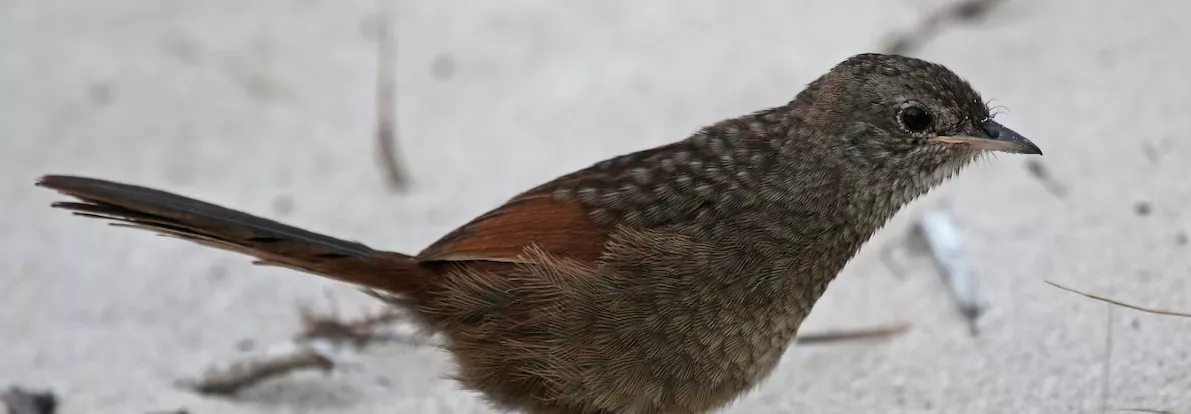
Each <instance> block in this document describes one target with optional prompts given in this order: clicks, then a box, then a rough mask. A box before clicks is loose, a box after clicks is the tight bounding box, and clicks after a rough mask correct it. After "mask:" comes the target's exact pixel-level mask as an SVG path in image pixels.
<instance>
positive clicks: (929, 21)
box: [883, 0, 1003, 55]
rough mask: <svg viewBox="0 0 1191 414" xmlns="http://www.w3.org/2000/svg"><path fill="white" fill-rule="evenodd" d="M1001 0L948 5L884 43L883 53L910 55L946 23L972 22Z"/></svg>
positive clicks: (968, 0)
mask: <svg viewBox="0 0 1191 414" xmlns="http://www.w3.org/2000/svg"><path fill="white" fill-rule="evenodd" d="M1002 1H1003V0H959V1H957V2H953V3H948V4H947V5H946V6H943V7H941V8H939V9H938V10H935V11H934V12H932V13H931V14H929V15H927V16H926V18H925V19H922V21H920V22H918V25H916V26H915V27H914V29H912V30H909V31H907V32H905V33H900V34H898V35H896V36H893V37H892V38H891V39H890V40H889V41H887V42H886V44H885V47H884V48H883V52H884V53H888V54H894V55H904V54H908V53H912V52H913V51H914V50H915V49H918V47H920V46H921V45H922V44H923V43H925V42H926V41H927V40H929V39H930V38H931V37H933V36H934V35H935V33H937V32H938V31H939V29H940V28H941V27H942V26H943V25H944V24H947V23H951V22H962V21H970V20H974V19H976V18H978V17H980V16H983V15H985V14H987V13H988V12H989V11H990V10H992V8H993V6H996V5H998V4H1000V3H1001V2H1002Z"/></svg>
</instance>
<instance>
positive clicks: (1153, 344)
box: [0, 0, 1191, 414]
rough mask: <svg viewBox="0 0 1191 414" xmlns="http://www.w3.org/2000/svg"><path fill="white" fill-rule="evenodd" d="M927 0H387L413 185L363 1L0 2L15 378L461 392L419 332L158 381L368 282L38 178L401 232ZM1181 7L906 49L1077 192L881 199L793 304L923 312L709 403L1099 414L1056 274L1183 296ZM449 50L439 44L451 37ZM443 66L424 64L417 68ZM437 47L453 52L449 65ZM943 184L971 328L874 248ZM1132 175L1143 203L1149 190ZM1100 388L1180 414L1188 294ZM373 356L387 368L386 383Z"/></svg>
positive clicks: (72, 384) (488, 203)
mask: <svg viewBox="0 0 1191 414" xmlns="http://www.w3.org/2000/svg"><path fill="white" fill-rule="evenodd" d="M933 3H937V2H918V1H909V0H849V1H842V0H841V1H834V2H828V1H772V0H770V1H766V0H741V1H737V2H715V1H693V0H666V1H650V2H637V1H628V0H608V1H602V2H591V1H582V0H572V1H546V0H536V1H535V0H486V1H455V2H445V1H429V0H427V1H420V0H418V1H415V0H401V1H400V5H399V7H398V10H397V14H398V15H399V17H398V18H397V26H398V33H399V45H398V49H399V52H398V53H399V55H400V57H399V71H400V75H399V86H398V87H399V113H400V122H401V133H402V142H401V145H402V147H403V149H404V152H405V158H406V160H407V162H408V164H409V166H410V169H411V170H412V171H413V175H414V179H415V180H416V183H415V187H414V188H413V190H412V191H411V192H410V193H408V194H404V195H393V194H390V193H387V192H386V191H385V189H384V187H383V186H382V184H381V181H380V175H379V174H378V173H377V171H376V168H375V167H374V163H373V160H374V155H373V154H372V152H371V150H372V148H373V147H372V143H371V141H370V139H371V138H370V137H371V130H372V121H373V106H372V102H373V95H372V93H373V87H374V79H375V78H374V73H373V70H374V59H375V53H374V49H375V44H374V43H373V41H372V40H370V39H369V37H368V36H367V33H368V31H369V29H368V28H369V26H370V24H371V23H370V21H371V19H372V16H373V12H374V8H375V4H374V3H373V2H372V1H361V0H352V1H330V0H268V1H263V0H262V1H253V2H241V1H230V0H209V1H191V2H160V1H148V0H140V1H137V0H104V1H78V0H76V1H67V0H9V1H3V2H0V168H2V169H0V192H2V194H3V196H4V204H3V206H4V207H3V211H4V214H3V215H0V247H2V248H0V271H2V273H0V309H2V312H0V345H2V346H0V350H2V351H0V386H3V385H8V384H23V385H27V386H33V387H41V386H45V387H52V388H53V389H54V390H55V391H57V392H59V393H60V394H61V395H62V396H63V398H64V404H65V406H64V408H63V412H66V413H138V412H148V411H151V410H165V409H176V408H181V407H185V408H187V409H189V410H190V412H191V413H196V414H207V413H372V412H392V413H421V412H424V413H480V412H488V411H487V410H486V409H485V408H484V405H483V404H482V403H481V402H480V401H479V400H478V399H477V398H476V397H475V396H474V395H472V394H468V393H464V392H461V391H459V390H458V389H457V388H456V387H455V386H454V385H453V384H452V383H451V382H450V381H448V380H445V379H441V378H443V377H445V376H447V375H449V373H450V369H451V367H450V363H449V360H448V359H447V358H446V356H445V355H444V354H442V353H440V352H439V351H435V350H433V349H414V348H409V347H403V346H388V347H383V348H377V349H374V350H372V351H370V352H368V353H367V355H365V356H363V357H362V358H363V359H364V366H363V367H362V368H360V369H357V370H353V371H348V372H344V373H340V374H337V375H335V376H331V377H323V376H320V375H317V374H310V375H301V376H297V377H293V378H288V379H284V380H280V381H276V382H273V383H269V384H267V385H264V386H262V387H261V388H260V389H256V390H254V391H252V392H249V393H248V394H247V395H244V396H242V397H240V398H238V399H236V400H230V401H229V400H221V399H215V398H203V397H199V396H196V395H193V394H190V393H188V392H185V391H181V390H178V389H176V388H174V387H173V386H172V385H171V382H172V381H173V380H175V379H177V378H180V377H186V376H189V375H192V374H195V373H197V372H199V371H201V370H202V369H203V368H204V367H206V366H207V364H208V363H209V362H212V361H221V360H226V359H228V358H231V357H234V356H236V355H238V354H239V353H238V351H237V350H236V344H237V343H238V342H239V341H241V340H244V339H251V340H253V341H255V342H256V343H257V344H258V345H259V346H264V345H266V344H268V343H271V342H277V341H284V340H285V339H286V338H287V337H288V335H290V334H291V333H292V332H294V330H295V329H296V324H297V321H296V315H295V306H294V305H295V303H298V302H312V303H316V304H318V305H322V306H324V307H325V304H326V301H325V300H324V299H323V298H324V291H332V292H333V293H334V295H335V297H336V298H337V299H338V301H339V302H340V304H341V307H344V308H346V309H347V311H357V310H362V309H369V308H370V307H375V306H376V304H375V303H374V302H372V301H371V300H370V299H369V298H366V297H364V296H363V295H362V294H359V293H358V292H356V291H355V290H354V289H352V288H349V287H345V286H341V285H336V284H333V283H331V282H327V281H323V280H320V279H317V278H312V277H306V276H303V275H300V274H296V273H292V272H288V271H285V270H279V269H268V268H257V267H253V266H250V265H249V264H248V263H247V261H246V260H244V259H243V258H240V257H236V256H234V255H231V254H227V253H222V252H216V251H211V250H208V249H203V248H199V247H196V246H194V245H191V244H188V243H183V242H177V241H172V240H168V239H160V238H154V237H152V236H151V235H149V234H148V233H144V232H136V231H128V230H118V229H112V228H108V227H104V226H102V225H100V224H99V223H98V222H95V221H89V220H83V219H78V218H72V217H69V216H67V215H66V214H63V213H62V212H57V211H51V210H50V209H48V208H47V207H46V204H47V203H49V202H50V201H51V200H54V199H55V198H54V195H53V194H50V193H49V192H46V191H42V190H37V189H35V188H34V187H33V186H32V182H33V180H34V179H35V178H36V177H37V176H38V175H40V174H43V173H50V172H53V173H78V174H89V175H95V176H99V177H105V178H111V179H117V180H124V181H131V182H136V183H141V184H146V185H151V186H159V187H165V188H168V189H171V190H173V191H177V192H181V193H184V194H188V195H192V196H196V197H200V198H204V199H207V200H209V201H213V202H218V203H222V204H225V205H228V206H231V207H235V208H242V209H245V210H247V211H250V212H255V213H259V214H264V215H267V216H271V217H275V218H279V219H282V220H283V221H287V222H290V223H293V224H297V225H303V226H307V227H309V228H311V229H314V230H318V231H323V232H327V233H329V234H333V235H338V236H342V237H346V238H352V239H357V240H361V241H365V242H367V243H370V244H372V245H374V246H378V247H385V248H392V249H396V250H401V251H415V250H417V249H419V248H420V247H422V246H423V245H425V244H426V243H429V242H431V241H432V240H434V239H435V238H436V237H437V236H439V235H440V234H442V233H443V232H445V231H447V230H450V229H451V228H453V227H454V226H457V225H459V224H461V223H463V222H464V221H465V220H467V219H469V218H471V217H472V216H474V215H476V214H479V213H481V212H483V211H485V210H487V209H488V208H490V207H493V206H494V205H496V204H498V203H499V202H500V201H502V200H503V199H505V198H506V197H507V196H509V195H510V194H511V193H513V192H515V191H517V190H521V189H523V188H525V187H528V186H531V185H533V184H536V183H538V182H540V181H542V180H545V179H548V178H551V177H553V176H555V175H557V174H560V173H563V172H567V171H570V170H573V169H576V168H579V167H582V166H584V165H587V164H589V163H591V162H593V161H596V160H598V159H601V158H604V157H607V156H611V155H615V154H618V153H623V152H627V151H631V150H636V149H640V148H645V147H648V146H652V145H656V144H660V143H663V142H667V141H671V140H675V139H679V138H682V137H683V136H685V135H686V134H688V133H689V132H691V131H693V130H695V129H696V128H698V127H700V126H702V125H705V124H708V123H710V122H712V121H715V120H718V119H721V118H725V117H729V116H734V115H737V114H741V113H745V112H749V111H752V110H755V109H760V108H764V107H768V106H771V105H775V104H779V103H781V102H784V101H785V100H787V99H789V98H790V97H791V96H792V95H793V94H794V93H795V92H797V91H798V90H799V89H801V87H802V86H803V85H804V84H805V83H806V82H808V81H810V80H811V79H812V78H813V77H814V76H817V75H818V74H819V73H821V72H823V71H825V70H826V69H827V68H829V67H830V66H831V65H833V64H834V63H836V62H837V61H839V60H841V59H843V58H844V57H846V56H848V55H851V54H854V53H858V52H864V51H871V50H874V48H875V46H876V45H877V44H879V40H880V39H881V38H882V36H884V35H885V34H886V33H888V32H889V31H891V30H894V29H899V28H904V27H906V26H908V25H910V24H912V22H914V21H915V19H916V18H917V17H919V16H920V15H922V14H923V13H925V12H926V11H927V10H929V9H930V8H931V6H932V4H933ZM1189 15H1191V3H1187V2H1185V1H1182V0H1151V1H1146V2H1144V4H1143V2H1121V1H1108V0H1054V1H1042V0H1016V1H1010V2H1009V3H1008V4H1006V5H1005V6H1004V7H1002V8H1000V9H998V10H996V11H995V12H994V13H993V14H992V15H990V16H989V17H988V18H987V19H985V20H984V21H983V22H981V23H979V24H975V25H971V26H965V27H958V28H954V29H951V30H949V31H947V32H946V33H943V34H942V35H941V36H940V37H939V38H937V39H935V40H934V41H932V42H931V43H929V44H927V46H926V47H925V49H923V50H921V51H920V55H921V56H923V57H926V58H929V59H932V60H936V61H939V62H941V63H944V64H946V65H949V66H951V67H952V68H953V69H955V70H957V71H958V72H960V73H961V74H962V75H963V76H965V77H967V78H969V79H970V80H971V81H972V82H973V83H974V84H975V85H976V86H977V87H978V88H979V89H980V90H982V91H983V92H984V93H985V95H986V97H987V98H994V99H995V102H994V103H995V104H998V105H1004V106H1006V107H1008V108H1009V109H1010V110H1011V111H1012V112H1011V113H1009V114H1006V115H1004V116H1003V117H1002V118H1001V119H1003V120H1004V122H1005V123H1007V124H1009V125H1011V126H1012V127H1014V128H1015V129H1017V130H1019V131H1021V132H1023V133H1025V134H1027V135H1028V136H1030V137H1032V138H1033V139H1034V140H1035V141H1036V142H1037V143H1038V144H1039V145H1041V146H1042V148H1043V149H1044V150H1045V152H1046V155H1045V157H1043V158H1042V160H1043V161H1044V162H1045V163H1046V165H1047V166H1049V168H1050V170H1051V171H1052V172H1053V174H1054V175H1055V176H1056V177H1057V179H1058V180H1061V181H1063V182H1064V183H1065V184H1066V185H1067V186H1068V188H1069V190H1070V191H1069V194H1068V195H1067V197H1066V198H1058V197H1055V196H1053V195H1051V194H1049V193H1048V192H1046V191H1045V190H1044V188H1043V186H1042V185H1040V184H1039V183H1038V182H1037V181H1036V180H1034V179H1032V178H1031V176H1030V175H1029V174H1028V173H1027V171H1026V169H1025V168H1024V165H1025V164H1024V163H1025V158H1023V157H1006V156H1002V157H1000V158H999V159H997V160H994V161H991V162H988V163H986V164H982V165H980V166H977V167H975V168H972V169H971V170H969V171H968V172H967V173H966V174H964V175H963V176H962V177H960V178H959V179H957V180H954V181H953V182H951V183H949V184H948V185H946V186H945V187H944V188H942V189H941V190H939V191H937V192H936V193H935V194H934V195H933V196H932V197H930V198H929V199H926V200H922V201H921V202H919V203H916V204H915V205H914V206H913V208H911V209H910V210H911V211H908V212H906V213H903V214H902V215H900V216H899V217H898V218H897V220H895V222H893V223H891V224H890V225H889V226H888V227H887V229H886V230H885V231H884V232H883V233H881V234H880V235H879V237H877V239H876V240H875V241H874V243H873V244H870V245H869V247H868V248H866V249H865V250H864V251H863V252H862V254H861V255H860V256H859V257H858V258H857V259H856V260H855V261H854V262H853V263H852V264H851V265H850V266H849V267H848V269H847V271H846V272H845V274H844V275H843V276H842V277H841V278H840V279H839V280H838V281H837V282H836V283H835V284H833V286H832V287H831V289H830V290H829V292H828V295H827V297H826V298H825V299H824V300H823V301H822V302H820V304H819V305H818V306H817V307H816V310H815V313H814V314H813V315H812V317H811V320H810V321H809V322H808V325H807V326H806V330H807V331H813V330H823V329H833V328H845V327H862V326H870V325H876V324H882V323H896V322H911V323H912V324H913V329H912V330H911V331H910V332H908V333H906V334H905V335H903V336H901V337H898V338H896V339H894V340H890V341H886V342H875V343H862V344H848V345H838V346H823V347H796V348H793V349H792V350H791V351H790V352H789V353H788V354H787V357H786V358H785V360H784V361H783V363H782V365H781V367H780V368H779V369H778V372H776V373H775V374H774V376H773V377H772V379H771V380H770V381H768V382H767V383H766V384H765V385H764V386H762V387H761V388H760V389H759V390H757V391H756V392H754V393H751V394H749V395H747V396H746V397H745V398H743V399H742V400H741V401H740V402H739V403H737V404H735V405H733V406H732V407H731V408H730V409H728V410H725V411H726V412H733V413H757V412H798V413H859V412H878V413H1087V412H1098V411H1099V409H1100V399H1101V393H1100V389H1101V382H1102V380H1103V376H1102V368H1101V362H1102V361H1104V358H1105V339H1104V338H1105V332H1106V306H1105V305H1103V304H1101V303H1098V302H1092V301H1089V300H1085V299H1082V298H1080V297H1076V296H1075V295H1072V294H1069V293H1066V292H1062V291H1059V290H1057V289H1055V288H1052V287H1049V286H1047V285H1046V284H1045V283H1043V280H1044V279H1053V280H1056V281H1059V282H1063V283H1066V284H1068V285H1072V286H1075V287H1079V288H1084V289H1089V290H1092V291H1096V292H1100V293H1107V294H1111V295H1113V296H1114V297H1118V298H1121V299H1126V300H1129V301H1132V302H1136V303H1139V304H1146V305H1150V306H1157V307H1165V308H1173V309H1182V310H1191V283H1188V282H1187V278H1188V271H1189V270H1191V254H1189V252H1191V250H1189V249H1191V247H1189V246H1187V245H1186V243H1182V244H1180V243H1178V237H1179V234H1185V233H1186V232H1188V231H1191V216H1188V215H1186V214H1183V213H1184V212H1185V211H1186V210H1187V209H1188V207H1189V205H1191V183H1189V182H1188V180H1189V178H1191V166H1189V165H1191V164H1188V163H1187V162H1186V159H1187V157H1189V156H1191V143H1189V142H1191V141H1189V140H1188V139H1187V138H1188V137H1187V136H1186V135H1187V131H1191V116H1188V114H1191V81H1188V79H1187V75H1186V74H1187V73H1188V68H1189V67H1191V60H1188V57H1187V53H1186V52H1187V50H1189V49H1188V47H1189V45H1191V26H1188V25H1187V24H1186V23H1185V22H1186V19H1187V16H1189ZM446 61H449V62H450V63H444V62H446ZM436 67H437V68H438V69H437V70H436V69H435V68H436ZM436 72H437V73H438V74H437V75H436ZM944 198H946V199H948V200H950V202H951V203H952V205H953V209H954V211H955V213H956V215H957V219H958V220H959V221H960V223H961V225H962V226H963V229H962V230H963V232H964V235H965V237H966V243H967V245H966V248H967V250H966V252H967V254H968V255H969V257H970V261H971V264H972V266H973V267H974V268H975V270H976V271H977V272H978V273H979V275H980V277H981V282H982V283H983V286H984V290H985V291H986V292H987V295H988V298H989V300H990V301H991V302H992V306H993V308H992V309H991V310H990V312H989V314H988V315H987V316H986V317H985V318H984V320H983V321H982V322H981V327H982V330H983V333H982V335H981V336H980V337H978V338H975V339H973V338H971V337H969V336H968V335H967V332H966V329H965V326H964V324H963V323H962V321H961V320H960V319H959V317H958V316H957V315H956V314H955V313H954V312H953V310H952V307H951V306H952V305H951V302H950V301H949V299H948V296H947V294H946V290H945V288H944V287H943V285H942V284H941V283H940V282H939V279H938V277H937V276H936V275H935V274H934V272H933V270H932V269H931V268H930V266H929V264H928V263H927V262H926V261H925V260H923V259H921V258H908V259H906V258H903V259H902V262H903V266H904V267H907V268H908V269H909V271H910V272H909V273H910V274H909V275H908V276H907V277H906V278H904V279H899V278H896V277H894V276H893V275H892V274H891V272H890V271H889V270H888V269H887V268H885V267H884V266H883V265H882V262H881V261H880V260H879V255H878V247H879V246H880V244H881V243H884V242H886V241H888V240H890V239H891V238H893V237H896V236H898V235H900V234H902V233H904V232H905V230H906V229H907V227H908V223H909V220H910V219H912V218H913V217H914V214H915V211H920V210H921V209H922V208H924V207H927V206H929V205H930V204H932V203H936V202H939V201H940V200H942V199H944ZM1142 201H1144V202H1148V203H1149V204H1150V205H1151V206H1152V212H1151V214H1149V215H1148V216H1139V215H1137V214H1135V212H1134V204H1135V203H1137V202H1142ZM1112 321H1113V326H1114V327H1115V336H1114V344H1113V353H1112V364H1111V367H1112V370H1111V377H1110V378H1111V381H1110V390H1111V397H1110V401H1109V403H1110V405H1111V406H1113V407H1146V408H1154V409H1165V410H1171V411H1173V412H1178V413H1188V412H1191V376H1188V374H1187V373H1188V372H1191V320H1187V319H1177V318H1171V317H1161V316H1153V315H1146V314H1140V313H1137V312H1133V311H1127V310H1124V309H1119V310H1117V311H1115V312H1114V318H1113V319H1112ZM382 378H383V379H382Z"/></svg>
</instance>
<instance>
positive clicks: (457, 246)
mask: <svg viewBox="0 0 1191 414" xmlns="http://www.w3.org/2000/svg"><path fill="white" fill-rule="evenodd" d="M607 237H608V235H607V230H606V229H604V228H602V227H600V226H598V225H596V224H595V223H594V222H593V221H592V220H591V218H590V216H589V215H588V214H587V211H585V210H584V209H583V207H581V206H580V205H578V204H577V203H574V202H560V201H556V200H555V199H554V198H553V197H551V196H550V193H549V191H548V190H547V191H541V192H535V193H530V194H524V195H521V196H518V197H516V198H514V199H513V200H510V201H509V202H508V203H506V204H505V205H503V206H501V207H499V208H497V209H495V210H492V211H490V212H488V213H486V214H484V215H482V216H480V217H478V218H476V219H475V220H472V221H471V222H470V223H468V224H465V225H463V226H462V227H459V228H458V229H456V230H455V231H452V232H451V233H449V234H447V235H446V236H443V237H442V238H441V239H439V240H438V241H437V242H435V243H434V244H431V245H430V247H427V248H426V249H425V250H423V251H422V252H421V253H419V254H418V256H417V257H416V258H415V259H416V260H418V261H419V262H436V261H470V260H481V261H495V262H512V263H532V262H534V261H535V260H534V257H537V256H534V255H530V254H528V252H527V249H528V248H530V247H531V246H536V248H537V249H538V250H539V251H541V252H543V253H547V254H549V255H551V256H554V257H557V258H569V259H574V260H579V261H594V260H596V259H598V258H599V256H600V254H601V252H602V250H603V246H604V242H605V241H606V240H607Z"/></svg>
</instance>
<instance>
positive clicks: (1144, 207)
mask: <svg viewBox="0 0 1191 414" xmlns="http://www.w3.org/2000/svg"><path fill="white" fill-rule="evenodd" d="M1152 211H1153V207H1151V206H1150V203H1147V202H1145V201H1139V202H1137V204H1135V205H1134V206H1133V212H1134V213H1137V215H1138V216H1141V217H1145V216H1148V215H1150V212H1152Z"/></svg>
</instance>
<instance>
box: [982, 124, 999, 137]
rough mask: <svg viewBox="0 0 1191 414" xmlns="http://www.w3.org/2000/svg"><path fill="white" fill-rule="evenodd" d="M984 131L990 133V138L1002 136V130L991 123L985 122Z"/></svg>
mask: <svg viewBox="0 0 1191 414" xmlns="http://www.w3.org/2000/svg"><path fill="white" fill-rule="evenodd" d="M984 132H985V133H987V134H988V137H989V138H992V139H997V138H1000V137H1001V130H1000V129H999V128H996V127H993V126H991V125H989V124H984Z"/></svg>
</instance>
